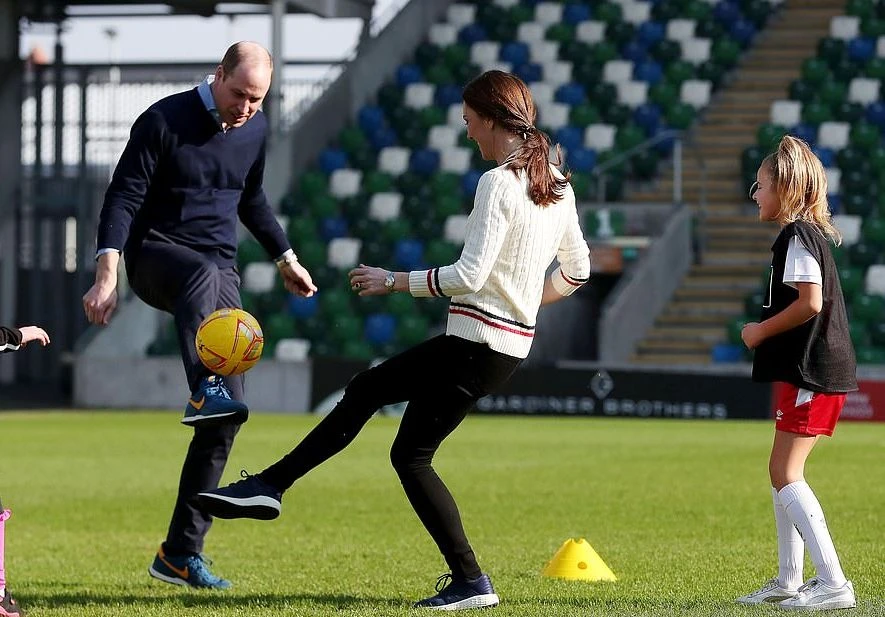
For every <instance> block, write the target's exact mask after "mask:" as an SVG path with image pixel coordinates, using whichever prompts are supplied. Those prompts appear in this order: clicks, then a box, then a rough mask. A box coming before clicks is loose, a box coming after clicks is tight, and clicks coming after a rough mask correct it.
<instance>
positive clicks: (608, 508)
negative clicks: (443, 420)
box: [0, 412, 885, 617]
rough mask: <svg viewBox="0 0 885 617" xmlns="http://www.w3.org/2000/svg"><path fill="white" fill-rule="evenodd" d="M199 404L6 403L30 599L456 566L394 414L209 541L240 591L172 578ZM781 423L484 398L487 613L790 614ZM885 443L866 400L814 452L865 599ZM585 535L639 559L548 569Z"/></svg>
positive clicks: (322, 597) (172, 608)
mask: <svg viewBox="0 0 885 617" xmlns="http://www.w3.org/2000/svg"><path fill="white" fill-rule="evenodd" d="M178 420H179V417H178V416H177V415H176V414H173V413H147V412H142V413H123V412H119V413H112V412H54V413H43V412H41V413H33V412H31V413H23V412H22V413H18V412H15V413H2V414H0V435H2V449H0V496H2V498H3V501H4V503H5V504H6V505H7V506H9V507H11V508H12V509H13V517H12V519H10V520H9V521H8V522H7V532H6V553H7V555H6V557H7V558H6V561H7V571H8V578H9V587H10V589H11V590H12V591H13V592H15V593H16V595H17V597H19V599H20V601H21V603H22V605H23V606H24V607H25V608H26V609H29V610H28V613H29V615H30V617H41V616H47V617H66V616H71V617H74V616H76V617H91V616H99V615H101V616H105V615H107V616H112V615H113V616H130V615H132V616H137V615H144V616H150V617H167V616H170V617H171V616H184V615H188V616H190V615H200V616H213V615H219V616H220V615H231V616H233V615H236V616H238V617H239V616H241V615H248V616H249V617H260V616H268V617H269V616H279V615H305V616H306V615H311V616H313V615H319V616H323V615H336V616H340V615H366V616H369V615H371V616H375V615H409V614H412V615H414V614H416V611H415V610H414V609H411V608H410V604H411V603H412V602H413V601H414V600H417V599H419V598H421V597H424V596H427V595H431V593H432V592H433V584H434V582H435V580H436V577H437V575H439V574H441V573H442V572H444V567H445V566H444V563H443V561H442V559H441V557H440V556H439V555H438V553H437V551H436V548H435V546H434V545H433V544H432V542H431V540H430V538H429V536H428V535H427V534H426V532H425V531H424V529H423V528H422V527H421V525H420V523H419V522H418V520H417V519H416V517H415V516H414V514H413V513H412V511H411V509H410V508H409V506H408V503H407V501H406V499H405V497H404V495H403V494H402V491H401V489H400V486H399V482H398V480H397V478H396V476H395V474H394V473H393V470H392V469H391V468H390V464H389V462H388V448H389V446H390V443H391V442H392V440H393V436H394V432H395V431H396V425H397V421H396V420H395V419H390V418H377V419H374V420H373V421H371V422H370V423H369V425H368V426H367V427H366V428H365V430H364V431H363V433H362V434H361V435H360V436H359V437H358V438H357V440H356V441H355V442H354V443H353V444H352V445H351V446H350V448H348V449H347V450H346V451H345V452H343V453H342V454H341V455H339V456H338V457H337V458H336V459H333V460H332V461H330V462H328V463H326V464H325V465H323V466H321V467H320V468H318V469H317V470H315V471H314V472H313V473H312V474H310V475H309V476H307V477H306V478H304V479H303V480H302V481H300V482H299V483H298V484H296V486H295V487H293V489H292V490H291V491H290V492H289V493H288V494H287V495H286V496H285V498H284V501H283V514H282V516H281V517H280V519H278V520H276V521H273V522H258V521H218V522H217V523H216V524H215V526H214V528H213V530H212V532H211V533H210V534H209V537H208V542H207V546H206V552H207V553H208V554H209V555H210V556H211V557H213V558H214V565H213V569H214V571H215V572H216V573H217V574H220V575H222V576H225V577H226V578H229V579H231V580H232V581H233V583H234V588H233V589H232V590H231V591H229V592H200V591H194V590H188V589H182V588H178V587H174V586H171V585H167V584H164V583H161V582H159V581H154V580H153V579H151V578H150V577H149V576H148V574H147V568H148V565H149V564H150V561H151V559H152V558H153V554H154V552H155V551H156V549H157V546H158V544H159V542H160V541H161V540H162V538H163V537H164V535H165V531H166V525H167V523H168V518H169V513H170V509H171V504H172V500H173V495H174V493H175V491H176V487H177V481H178V473H179V469H180V464H181V460H182V458H183V456H184V451H185V447H186V444H187V442H188V440H189V437H190V432H191V431H190V429H188V428H185V427H184V426H182V425H180V424H179V423H178ZM315 422H316V418H314V417H311V416H281V415H261V414H253V417H252V418H251V419H250V421H249V422H248V423H247V424H246V425H244V427H243V429H242V431H241V432H240V435H239V437H238V440H237V443H236V444H235V446H234V451H233V454H232V457H231V460H230V462H229V464H228V468H227V472H226V475H225V479H226V480H234V479H237V477H238V475H239V471H240V469H241V468H245V469H247V470H249V471H251V472H257V471H260V469H262V468H263V467H264V466H266V465H267V464H269V463H271V462H273V461H274V460H276V459H277V458H278V456H279V455H281V454H283V453H284V452H286V451H288V450H289V449H290V447H291V446H292V445H294V443H295V441H296V440H297V439H299V438H300V437H301V436H303V435H304V434H305V433H306V432H307V431H308V430H310V428H311V427H312V426H313V425H314V423H315ZM772 433H773V428H772V426H771V424H770V423H768V422H702V421H697V422H692V421H672V420H669V421H668V420H664V421H656V420H630V419H621V420H614V419H590V418H501V417H470V418H468V420H467V421H466V422H465V423H464V424H463V425H462V427H461V428H460V429H459V430H458V431H457V432H456V433H455V434H454V435H453V436H452V437H451V438H450V439H449V440H448V441H447V442H446V444H445V445H444V446H443V448H442V449H441V450H440V452H439V454H438V455H437V459H436V463H435V464H436V467H437V469H438V471H439V472H440V474H441V475H442V477H443V478H444V479H445V480H446V481H447V483H448V484H449V486H450V488H451V489H452V492H453V493H454V494H455V497H456V499H457V500H458V503H459V505H460V507H461V510H462V514H463V517H464V522H465V526H466V528H467V531H468V535H469V537H470V539H471V541H472V543H473V546H474V549H475V550H476V552H477V555H478V557H479V560H480V565H482V566H483V568H484V569H485V570H486V571H487V572H488V573H489V574H490V575H491V577H492V580H493V581H494V583H495V586H496V589H497V591H498V593H499V595H500V596H501V598H502V603H501V605H500V606H499V607H498V608H495V609H491V610H490V611H489V612H487V613H485V614H488V615H499V616H502V617H503V616H517V615H519V616H534V615H544V616H547V615H563V616H565V615H569V616H570V615H605V616H621V615H623V616H631V617H632V616H645V615H649V616H651V615H661V616H666V617H676V616H681V615H692V616H695V615H696V616H702V615H703V616H710V615H716V616H725V615H736V616H745V615H748V616H753V615H771V614H779V613H780V611H779V610H778V609H777V608H775V607H771V606H765V607H759V608H756V607H754V608H745V607H739V606H737V605H735V604H734V598H735V597H737V596H738V595H741V594H743V593H745V592H748V591H750V590H752V589H754V588H755V587H757V586H758V585H760V584H761V583H762V582H764V580H766V579H767V578H768V577H770V576H772V575H773V574H774V573H775V572H776V547H775V537H774V522H773V515H772V512H771V510H772V506H771V498H770V493H769V488H768V482H767V459H768V451H769V448H770V444H771V439H772ZM883 453H885V425H869V424H867V425H862V424H851V423H847V422H846V423H843V424H841V425H840V426H839V427H838V429H837V431H836V436H835V437H834V438H833V439H828V440H827V439H825V440H823V441H822V442H821V443H820V444H819V445H818V447H817V448H816V450H815V452H814V453H813V455H812V457H811V460H810V461H809V464H808V468H807V470H806V472H807V479H808V480H809V483H810V484H811V485H812V487H813V488H814V490H815V491H816V493H817V495H818V496H819V498H820V500H821V502H822V504H823V506H824V511H825V513H826V514H827V519H828V523H829V526H830V530H831V532H832V534H833V537H834V540H835V543H836V547H837V549H838V551H839V554H840V556H841V559H842V563H843V566H844V568H845V571H846V573H847V574H848V576H849V578H851V579H852V580H853V581H854V584H855V588H856V590H857V593H858V598H859V605H858V609H857V610H855V611H851V612H850V613H849V614H851V615H857V616H860V615H885V608H883V606H885V482H883V475H882V463H883V460H885V459H883ZM570 537H576V538H578V537H583V538H586V539H587V540H588V541H589V542H590V544H591V545H592V546H593V547H594V548H595V549H596V551H597V552H598V553H599V554H600V556H601V557H602V558H603V559H604V560H605V561H606V563H607V564H608V565H609V566H610V567H611V569H612V570H613V571H614V572H615V574H616V575H617V576H618V578H619V580H618V581H617V582H615V583H587V582H569V581H561V580H552V579H547V578H543V577H541V576H540V571H541V569H542V568H543V566H544V565H545V563H546V562H547V561H548V560H549V559H550V557H551V556H552V555H553V554H554V552H555V551H556V550H557V548H558V547H559V546H560V545H561V544H562V543H563V542H564V541H565V540H566V539H568V538H570ZM806 562H808V560H807V558H806ZM812 572H813V570H812V568H811V565H810V563H807V567H806V578H807V577H808V576H810V575H811V573H812ZM417 614H421V613H417ZM423 614H426V612H425V613H423Z"/></svg>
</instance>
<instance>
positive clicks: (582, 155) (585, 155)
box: [566, 146, 596, 173]
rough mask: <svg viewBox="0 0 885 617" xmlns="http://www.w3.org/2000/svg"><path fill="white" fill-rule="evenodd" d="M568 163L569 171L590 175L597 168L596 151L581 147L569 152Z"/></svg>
mask: <svg viewBox="0 0 885 617" xmlns="http://www.w3.org/2000/svg"><path fill="white" fill-rule="evenodd" d="M566 163H567V164H568V167H569V169H572V170H574V171H580V172H582V173H589V172H591V171H593V168H594V167H595V166H596V151H595V150H592V149H590V148H585V147H583V146H579V147H577V148H573V149H571V150H569V151H568V154H567V156H566Z"/></svg>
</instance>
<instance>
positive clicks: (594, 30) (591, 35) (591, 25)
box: [575, 21, 605, 45]
mask: <svg viewBox="0 0 885 617" xmlns="http://www.w3.org/2000/svg"><path fill="white" fill-rule="evenodd" d="M575 39H577V40H579V41H581V42H582V43H589V44H591V45H592V44H593V43H601V42H602V41H604V40H605V22H604V21H582V22H581V23H579V24H578V27H577V28H576V29H575Z"/></svg>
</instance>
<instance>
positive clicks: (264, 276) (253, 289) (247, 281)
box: [243, 261, 277, 294]
mask: <svg viewBox="0 0 885 617" xmlns="http://www.w3.org/2000/svg"><path fill="white" fill-rule="evenodd" d="M276 278H277V267H276V265H275V264H272V263H270V262H269V261H268V262H261V261H256V262H252V263H250V264H249V265H247V266H246V267H245V269H244V270H243V289H245V290H246V291H248V292H249V293H253V294H262V293H267V292H268V291H271V290H272V289H273V286H274V283H275V282H276Z"/></svg>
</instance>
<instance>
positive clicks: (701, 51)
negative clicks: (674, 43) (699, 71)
mask: <svg viewBox="0 0 885 617" xmlns="http://www.w3.org/2000/svg"><path fill="white" fill-rule="evenodd" d="M712 43H713V42H712V41H711V40H710V39H685V40H682V41H679V45H680V46H681V47H682V59H683V60H685V61H686V62H690V63H691V64H694V65H695V66H697V65H699V64H703V63H704V62H706V61H707V60H709V59H710V49H711V47H712Z"/></svg>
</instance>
